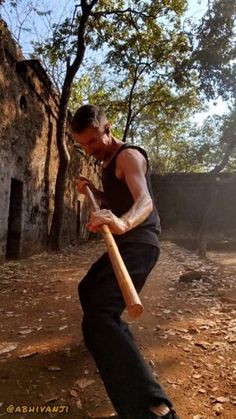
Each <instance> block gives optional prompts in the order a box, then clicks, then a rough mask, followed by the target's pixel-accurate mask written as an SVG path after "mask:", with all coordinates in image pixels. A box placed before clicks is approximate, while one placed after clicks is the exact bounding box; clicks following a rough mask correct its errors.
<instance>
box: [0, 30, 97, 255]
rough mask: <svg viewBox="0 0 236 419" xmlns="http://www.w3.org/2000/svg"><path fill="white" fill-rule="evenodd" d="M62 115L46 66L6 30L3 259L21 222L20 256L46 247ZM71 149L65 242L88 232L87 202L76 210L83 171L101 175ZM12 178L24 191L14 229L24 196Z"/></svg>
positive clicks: (2, 54)
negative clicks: (26, 52)
mask: <svg viewBox="0 0 236 419" xmlns="http://www.w3.org/2000/svg"><path fill="white" fill-rule="evenodd" d="M57 113H58V98H57V96H56V94H55V92H54V90H53V87H52V85H51V82H50V80H49V78H48V77H47V74H46V73H45V71H44V69H43V68H42V66H41V65H40V63H39V62H38V61H37V60H24V59H23V57H22V55H21V52H20V51H19V50H17V48H16V46H15V44H14V42H13V41H12V39H11V37H10V36H9V34H8V33H7V32H6V31H4V34H3V35H2V37H1V40H0V192H1V199H0V258H2V257H5V255H6V253H7V246H8V245H9V231H12V230H15V229H16V224H17V223H18V227H17V229H18V230H20V231H18V232H17V234H15V236H16V240H18V241H19V234H20V249H19V255H26V254H29V253H34V252H38V251H40V250H41V249H44V248H45V246H46V243H47V238H48V232H49V229H50V225H51V221H52V214H53V209H54V192H55V181H56V175H57V169H58V152H57V146H56V122H57ZM68 142H69V139H68ZM69 147H70V151H71V165H70V169H69V176H68V180H67V190H66V196H65V223H64V226H63V244H64V245H67V244H69V243H71V242H75V241H76V240H77V238H78V236H79V235H83V234H84V228H83V225H82V224H83V219H84V213H85V212H86V206H85V205H84V203H83V202H82V203H81V206H80V213H77V211H78V196H77V193H76V188H75V180H76V178H77V177H78V174H79V173H84V174H88V175H89V176H90V177H92V178H93V177H96V175H97V170H98V168H97V166H95V168H94V166H93V164H92V163H91V162H90V163H89V162H87V161H85V160H84V159H83V158H82V157H81V155H80V153H79V152H78V150H77V149H76V148H75V147H73V146H72V145H71V144H70V145H69ZM12 182H13V183H14V185H13V186H14V187H15V189H14V191H15V192H16V191H18V189H20V188H21V187H22V188H23V189H22V191H23V192H22V206H21V217H20V218H21V219H20V225H19V222H18V221H19V220H17V218H18V219H19V217H18V216H15V218H16V219H15V220H14V217H10V218H11V219H13V220H12V221H11V227H9V214H10V213H11V214H12V213H14V214H17V210H16V207H17V205H18V204H17V200H21V195H20V192H19V191H18V192H17V194H18V195H16V196H15V198H14V199H13V192H12V195H11V190H12ZM13 201H14V202H13ZM18 207H19V206H18ZM18 210H19V208H18ZM12 211H13V212H12ZM81 221H82V224H81ZM79 224H80V226H79ZM18 233H19V234H18ZM10 235H11V234H10ZM17 237H18V239H17Z"/></svg>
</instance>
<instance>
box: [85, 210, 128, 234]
mask: <svg viewBox="0 0 236 419" xmlns="http://www.w3.org/2000/svg"><path fill="white" fill-rule="evenodd" d="M104 224H106V225H108V226H109V228H110V230H111V233H113V234H124V233H125V232H126V230H127V225H126V223H125V221H124V220H122V218H119V217H117V216H116V215H115V214H113V213H112V212H111V211H110V210H107V209H103V210H97V211H94V212H92V213H91V216H90V220H89V223H88V224H87V228H88V230H89V231H92V232H94V233H96V232H97V231H100V230H101V226H102V225H104Z"/></svg>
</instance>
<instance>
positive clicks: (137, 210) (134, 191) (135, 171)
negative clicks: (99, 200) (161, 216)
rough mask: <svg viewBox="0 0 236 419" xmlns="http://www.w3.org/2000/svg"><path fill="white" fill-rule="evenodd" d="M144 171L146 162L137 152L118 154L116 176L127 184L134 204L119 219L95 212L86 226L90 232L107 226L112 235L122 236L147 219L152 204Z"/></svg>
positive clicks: (108, 211)
mask: <svg viewBox="0 0 236 419" xmlns="http://www.w3.org/2000/svg"><path fill="white" fill-rule="evenodd" d="M146 170H147V161H146V159H145V157H144V156H143V155H142V154H141V153H140V152H139V151H138V150H134V149H126V150H124V151H122V152H121V153H120V154H119V156H118V157H117V160H116V176H117V177H118V178H119V179H121V180H123V181H124V182H125V183H126V184H127V186H128V188H129V190H130V193H131V195H132V197H133V200H134V203H133V205H132V207H131V208H130V210H129V211H127V212H126V213H125V214H124V215H122V217H120V218H119V217H116V216H115V215H114V214H113V213H112V212H111V211H110V210H98V211H95V212H94V213H92V215H91V218H90V223H89V224H88V228H89V229H90V230H91V231H97V230H98V229H99V227H100V226H101V225H102V224H108V225H109V227H110V229H111V231H112V233H114V234H124V233H126V232H127V231H129V230H131V229H133V228H134V227H136V226H137V225H139V224H141V223H142V222H143V221H144V220H145V219H146V218H147V217H148V215H149V214H150V213H151V212H152V210H153V202H152V198H151V196H150V194H149V191H148V187H147V182H146V177H145V174H146Z"/></svg>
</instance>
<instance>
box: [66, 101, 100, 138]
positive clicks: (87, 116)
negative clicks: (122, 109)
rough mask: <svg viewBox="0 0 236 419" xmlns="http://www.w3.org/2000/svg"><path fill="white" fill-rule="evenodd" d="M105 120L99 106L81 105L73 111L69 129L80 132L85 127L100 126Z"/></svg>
mask: <svg viewBox="0 0 236 419" xmlns="http://www.w3.org/2000/svg"><path fill="white" fill-rule="evenodd" d="M106 122H107V117H106V115H105V114H104V112H103V111H102V109H101V108H99V107H98V106H95V105H83V106H81V107H80V108H79V109H77V111H76V112H75V114H74V116H73V118H72V122H71V129H72V131H73V132H78V133H79V132H82V131H84V130H85V129H86V128H89V127H93V128H100V127H101V126H102V125H103V124H105V123H106Z"/></svg>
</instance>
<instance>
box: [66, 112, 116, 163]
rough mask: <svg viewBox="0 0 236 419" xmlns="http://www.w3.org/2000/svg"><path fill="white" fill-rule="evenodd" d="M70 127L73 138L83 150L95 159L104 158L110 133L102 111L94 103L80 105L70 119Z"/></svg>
mask: <svg viewBox="0 0 236 419" xmlns="http://www.w3.org/2000/svg"><path fill="white" fill-rule="evenodd" d="M71 127H72V136H73V138H74V140H75V141H76V142H78V143H79V144H80V145H81V147H82V148H84V150H85V152H86V153H87V154H89V155H90V156H93V157H95V158H96V159H97V160H100V161H102V160H104V158H105V157H106V150H107V147H108V146H109V144H110V142H111V134H110V125H109V123H108V120H107V118H106V115H105V114H104V113H103V111H102V110H101V109H100V108H99V107H98V106H94V105H84V106H81V107H80V108H79V109H78V110H77V111H76V113H75V115H74V117H73V119H72V123H71Z"/></svg>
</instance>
